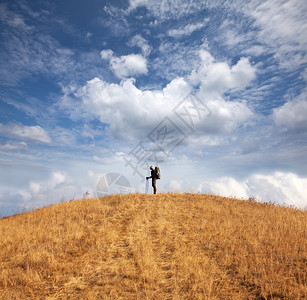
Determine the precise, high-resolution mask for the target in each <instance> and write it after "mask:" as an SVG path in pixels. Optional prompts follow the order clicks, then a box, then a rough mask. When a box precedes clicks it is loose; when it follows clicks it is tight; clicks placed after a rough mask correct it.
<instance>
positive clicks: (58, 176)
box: [50, 171, 66, 187]
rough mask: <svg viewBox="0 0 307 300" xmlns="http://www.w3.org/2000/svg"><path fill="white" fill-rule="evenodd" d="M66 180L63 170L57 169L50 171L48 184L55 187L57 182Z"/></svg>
mask: <svg viewBox="0 0 307 300" xmlns="http://www.w3.org/2000/svg"><path fill="white" fill-rule="evenodd" d="M65 180H66V176H65V174H64V173H63V172H61V171H57V172H53V173H52V178H51V181H50V186H51V187H55V186H57V185H58V184H61V183H63V182H64V181H65Z"/></svg>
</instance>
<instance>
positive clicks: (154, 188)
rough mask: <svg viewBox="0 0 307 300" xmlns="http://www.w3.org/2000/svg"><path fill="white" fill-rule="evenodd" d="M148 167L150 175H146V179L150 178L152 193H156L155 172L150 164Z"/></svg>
mask: <svg viewBox="0 0 307 300" xmlns="http://www.w3.org/2000/svg"><path fill="white" fill-rule="evenodd" d="M149 169H150V173H151V175H150V176H148V177H146V180H148V179H150V178H151V185H152V187H153V193H154V194H157V174H156V171H155V168H154V167H153V166H150V168H149Z"/></svg>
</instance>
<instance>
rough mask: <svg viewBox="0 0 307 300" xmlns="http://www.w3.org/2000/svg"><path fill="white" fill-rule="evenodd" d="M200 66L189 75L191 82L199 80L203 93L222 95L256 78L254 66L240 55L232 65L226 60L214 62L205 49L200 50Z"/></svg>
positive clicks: (244, 85) (246, 84) (240, 87)
mask: <svg viewBox="0 0 307 300" xmlns="http://www.w3.org/2000/svg"><path fill="white" fill-rule="evenodd" d="M199 55H200V58H201V64H200V66H199V67H198V68H197V69H196V70H194V71H193V72H192V74H191V76H190V80H191V81H192V82H195V83H196V82H200V83H201V90H202V93H204V94H210V95H212V94H213V95H214V94H218V95H222V94H223V93H224V92H226V91H228V90H232V89H233V90H236V89H243V88H245V87H246V86H248V84H250V82H251V81H252V80H253V79H255V78H256V68H255V67H253V66H252V65H251V64H250V62H249V59H248V58H246V57H241V58H240V60H239V61H238V62H237V63H236V64H235V65H234V66H229V64H228V63H226V62H215V60H214V58H213V57H212V55H211V54H210V53H209V52H208V51H207V50H200V52H199Z"/></svg>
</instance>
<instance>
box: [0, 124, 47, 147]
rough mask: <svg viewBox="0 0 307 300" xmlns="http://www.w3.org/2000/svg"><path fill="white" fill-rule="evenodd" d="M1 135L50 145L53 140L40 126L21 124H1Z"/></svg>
mask: <svg viewBox="0 0 307 300" xmlns="http://www.w3.org/2000/svg"><path fill="white" fill-rule="evenodd" d="M0 134H3V135H5V136H10V137H11V136H15V137H17V138H21V139H26V140H30V141H33V142H39V143H45V144H50V143H51V138H50V137H49V135H48V133H47V132H46V131H45V130H44V129H43V128H42V127H40V126H24V125H20V124H12V123H11V124H7V125H3V124H1V123H0Z"/></svg>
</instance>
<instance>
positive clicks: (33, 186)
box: [29, 181, 40, 194]
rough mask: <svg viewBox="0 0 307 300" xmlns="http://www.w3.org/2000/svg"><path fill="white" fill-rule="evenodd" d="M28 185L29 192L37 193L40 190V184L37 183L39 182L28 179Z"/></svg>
mask: <svg viewBox="0 0 307 300" xmlns="http://www.w3.org/2000/svg"><path fill="white" fill-rule="evenodd" d="M29 187H30V190H31V192H32V193H33V194H38V193H39V191H40V185H39V183H36V182H33V181H30V184H29Z"/></svg>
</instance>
